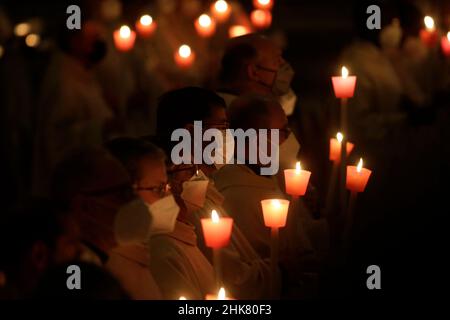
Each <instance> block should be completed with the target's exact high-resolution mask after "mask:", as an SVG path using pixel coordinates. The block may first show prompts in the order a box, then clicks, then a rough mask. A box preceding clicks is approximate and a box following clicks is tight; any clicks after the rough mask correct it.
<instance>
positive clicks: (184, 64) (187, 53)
mask: <svg viewBox="0 0 450 320" xmlns="http://www.w3.org/2000/svg"><path fill="white" fill-rule="evenodd" d="M174 59H175V62H176V64H177V65H178V66H179V67H180V68H189V67H190V66H191V65H192V64H193V63H194V60H195V53H194V52H192V50H191V47H189V46H188V45H187V44H183V45H181V46H180V47H179V48H178V50H177V51H176V52H175V55H174Z"/></svg>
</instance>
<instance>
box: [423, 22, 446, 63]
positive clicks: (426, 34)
mask: <svg viewBox="0 0 450 320" xmlns="http://www.w3.org/2000/svg"><path fill="white" fill-rule="evenodd" d="M423 22H424V24H425V28H424V29H421V30H420V39H421V40H422V42H423V43H424V44H425V45H426V46H428V47H429V48H434V47H435V46H436V44H437V42H438V39H439V34H438V30H437V29H436V27H435V24H434V19H433V18H432V17H430V16H426V17H425V18H424V19H423ZM441 49H442V52H443V53H444V54H445V55H446V56H450V31H449V32H447V34H446V35H443V36H442V37H441Z"/></svg>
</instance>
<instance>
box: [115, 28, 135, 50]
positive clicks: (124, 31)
mask: <svg viewBox="0 0 450 320" xmlns="http://www.w3.org/2000/svg"><path fill="white" fill-rule="evenodd" d="M113 37H114V44H115V46H116V48H117V49H118V50H120V51H129V50H131V49H132V48H133V46H134V41H135V40H136V32H134V31H133V30H131V29H130V27H128V26H126V25H123V26H121V27H120V29H119V30H116V31H114V33H113Z"/></svg>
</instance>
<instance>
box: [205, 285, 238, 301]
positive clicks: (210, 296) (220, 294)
mask: <svg viewBox="0 0 450 320" xmlns="http://www.w3.org/2000/svg"><path fill="white" fill-rule="evenodd" d="M206 300H234V299H232V298H230V297H227V295H226V292H225V289H224V288H223V287H221V288H220V290H219V292H218V293H217V294H207V295H206Z"/></svg>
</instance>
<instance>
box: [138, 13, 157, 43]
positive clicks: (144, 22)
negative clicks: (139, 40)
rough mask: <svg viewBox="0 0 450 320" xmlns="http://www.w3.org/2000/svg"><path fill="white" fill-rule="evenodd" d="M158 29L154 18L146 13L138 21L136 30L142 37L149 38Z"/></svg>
mask: <svg viewBox="0 0 450 320" xmlns="http://www.w3.org/2000/svg"><path fill="white" fill-rule="evenodd" d="M155 29H156V22H155V21H153V18H152V17H151V16H150V15H148V14H145V15H143V16H142V17H141V18H140V19H139V20H138V21H137V22H136V30H137V32H138V33H139V35H140V36H141V37H144V38H148V37H150V36H152V35H153V33H154V32H155Z"/></svg>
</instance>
